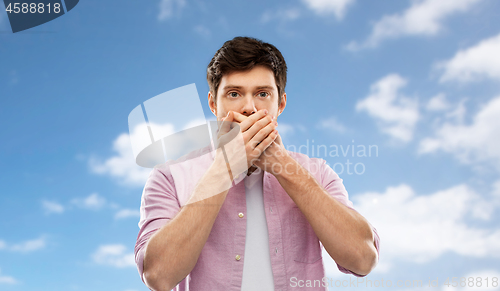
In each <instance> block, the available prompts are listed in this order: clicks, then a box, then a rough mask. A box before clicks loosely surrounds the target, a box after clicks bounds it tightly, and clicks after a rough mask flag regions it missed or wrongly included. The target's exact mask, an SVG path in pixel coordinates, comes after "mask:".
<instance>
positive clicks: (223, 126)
mask: <svg viewBox="0 0 500 291" xmlns="http://www.w3.org/2000/svg"><path fill="white" fill-rule="evenodd" d="M233 116H234V115H233V112H232V111H229V112H228V113H227V116H226V117H224V118H222V122H221V123H220V126H219V135H220V134H226V133H228V132H229V131H230V130H231V123H232V122H233Z"/></svg>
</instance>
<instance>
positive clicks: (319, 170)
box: [287, 150, 333, 181]
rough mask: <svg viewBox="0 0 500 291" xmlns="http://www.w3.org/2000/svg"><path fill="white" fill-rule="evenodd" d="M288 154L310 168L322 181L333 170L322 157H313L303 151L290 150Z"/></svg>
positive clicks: (307, 168)
mask: <svg viewBox="0 0 500 291" xmlns="http://www.w3.org/2000/svg"><path fill="white" fill-rule="evenodd" d="M287 152H288V154H289V155H290V156H291V157H292V158H293V159H294V160H296V161H297V162H298V163H299V164H300V165H301V166H302V167H304V168H305V169H306V170H308V171H309V172H310V173H311V174H312V175H313V176H314V177H315V178H316V179H317V180H318V181H322V180H323V177H324V176H325V174H326V173H327V172H328V170H331V171H333V170H332V169H331V168H330V167H329V166H328V164H327V163H326V161H325V160H324V159H321V158H311V157H309V156H308V155H305V154H303V153H297V152H292V151H288V150H287Z"/></svg>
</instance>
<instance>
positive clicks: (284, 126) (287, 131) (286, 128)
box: [276, 122, 295, 136]
mask: <svg viewBox="0 0 500 291" xmlns="http://www.w3.org/2000/svg"><path fill="white" fill-rule="evenodd" d="M276 130H278V133H279V134H280V135H281V136H289V135H291V134H293V133H294V132H295V128H294V127H293V126H292V125H290V124H288V123H284V122H280V123H279V124H278V127H277V128H276Z"/></svg>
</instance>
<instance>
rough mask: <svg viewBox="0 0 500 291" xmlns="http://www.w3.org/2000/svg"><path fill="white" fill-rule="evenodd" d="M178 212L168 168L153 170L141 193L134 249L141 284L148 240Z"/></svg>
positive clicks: (177, 203) (178, 207)
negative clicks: (139, 215)
mask: <svg viewBox="0 0 500 291" xmlns="http://www.w3.org/2000/svg"><path fill="white" fill-rule="evenodd" d="M179 211H180V205H179V201H178V199H177V195H176V191H175V185H174V181H173V178H172V176H171V175H170V173H169V171H168V166H162V167H159V168H154V169H153V171H152V172H151V173H150V175H149V178H148V180H147V182H146V185H145V186H144V190H143V192H142V199H141V211H140V212H141V218H140V221H139V228H140V230H139V234H138V235H137V241H136V244H135V249H134V253H135V263H136V264H137V269H138V271H139V275H140V276H141V279H142V281H143V282H144V277H143V272H144V269H143V264H144V252H145V250H146V245H147V243H148V242H149V239H150V238H151V237H152V236H153V234H155V233H156V232H157V231H158V229H160V228H161V227H162V226H164V225H165V224H167V223H168V222H169V221H170V220H171V219H172V218H174V216H175V215H176V214H177V213H178V212H179Z"/></svg>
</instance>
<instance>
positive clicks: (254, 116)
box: [240, 109, 268, 136]
mask: <svg viewBox="0 0 500 291" xmlns="http://www.w3.org/2000/svg"><path fill="white" fill-rule="evenodd" d="M267 113H268V111H267V109H264V110H259V111H257V112H256V113H254V114H252V115H250V116H249V117H247V118H246V119H245V120H244V121H242V122H241V124H240V127H241V132H245V131H247V130H248V129H249V128H250V127H251V126H252V125H253V124H255V123H256V122H257V121H258V120H260V119H262V118H264V117H265V116H266V115H267ZM254 135H255V133H254ZM252 136H253V135H252Z"/></svg>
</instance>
